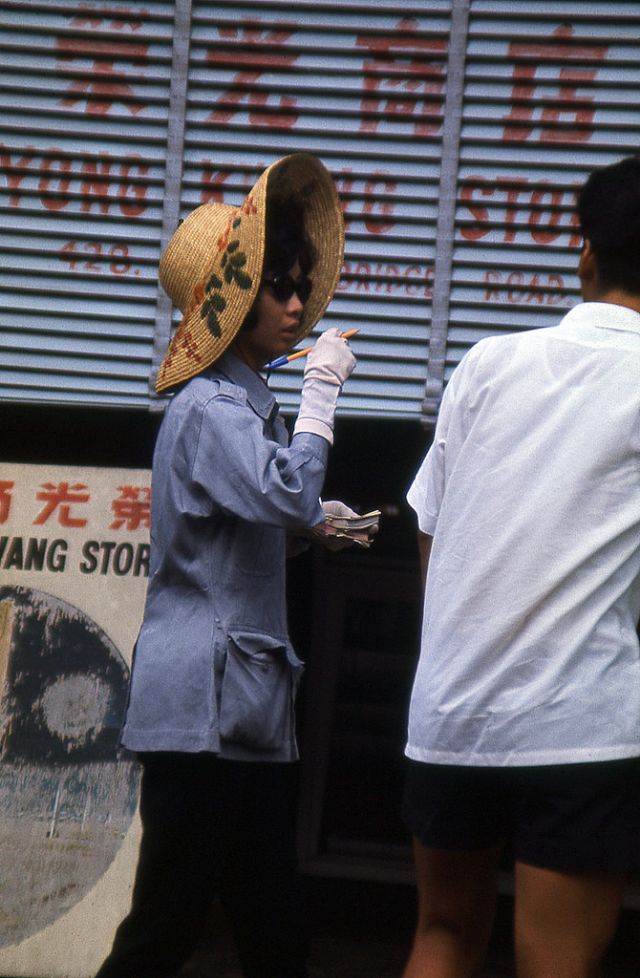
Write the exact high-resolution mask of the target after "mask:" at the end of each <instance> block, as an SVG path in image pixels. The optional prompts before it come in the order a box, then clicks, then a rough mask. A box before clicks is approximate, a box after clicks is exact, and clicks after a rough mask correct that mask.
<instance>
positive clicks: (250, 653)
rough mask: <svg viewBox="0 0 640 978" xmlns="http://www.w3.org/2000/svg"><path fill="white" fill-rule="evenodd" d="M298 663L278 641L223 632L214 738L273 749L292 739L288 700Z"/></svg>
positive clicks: (256, 634) (290, 702) (290, 700)
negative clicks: (220, 675)
mask: <svg viewBox="0 0 640 978" xmlns="http://www.w3.org/2000/svg"><path fill="white" fill-rule="evenodd" d="M301 672H302V663H301V662H300V660H299V659H298V658H297V657H296V656H295V654H294V653H293V650H292V649H291V647H290V646H289V645H288V644H287V643H286V642H283V641H282V639H277V638H274V637H273V636H271V635H266V634H264V633H262V632H248V631H241V630H235V631H232V632H229V635H228V638H227V643H226V655H225V659H224V668H223V673H222V677H221V684H220V702H219V709H218V712H219V725H220V736H221V737H222V738H223V739H224V740H228V741H230V742H231V743H234V744H241V745H242V746H244V747H255V748H260V749H261V750H276V749H277V748H279V747H282V745H283V744H284V743H286V742H288V741H289V740H290V739H291V737H292V726H293V699H294V696H295V691H296V687H297V685H298V681H299V677H300V674H301Z"/></svg>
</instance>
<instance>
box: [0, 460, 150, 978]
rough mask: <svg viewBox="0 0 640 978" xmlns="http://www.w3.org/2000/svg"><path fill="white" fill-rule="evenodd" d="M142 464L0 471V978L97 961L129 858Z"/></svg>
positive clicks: (78, 969) (84, 968)
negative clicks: (121, 742)
mask: <svg viewBox="0 0 640 978" xmlns="http://www.w3.org/2000/svg"><path fill="white" fill-rule="evenodd" d="M150 484H151V473H150V472H149V471H148V470H136V469H101V468H78V467H74V466H48V465H47V466H36V465H4V464H3V465H0V687H1V689H2V703H1V710H0V759H1V763H0V880H2V901H1V903H0V974H2V975H5V976H10V975H11V976H12V975H23V976H30V978H39V976H51V978H57V976H78V978H84V976H89V975H91V974H93V973H95V971H96V970H97V968H98V966H99V964H100V962H101V961H102V959H103V958H104V956H105V955H106V953H107V952H108V950H109V948H110V945H111V940H112V936H113V931H114V929H115V927H116V926H117V924H118V923H119V921H120V920H121V918H122V917H123V916H124V915H125V914H126V912H127V909H128V906H129V901H130V897H131V884H132V878H133V872H134V870H135V864H136V859H137V848H138V842H139V825H138V820H137V815H136V805H137V796H138V779H139V769H138V765H137V764H136V763H135V761H134V760H133V759H132V758H131V756H129V755H127V754H126V753H125V754H124V755H121V754H120V753H119V751H118V735H119V729H120V725H121V721H122V717H123V713H124V708H125V705H126V696H127V686H128V678H129V669H130V664H131V652H132V648H133V644H134V642H135V639H136V635H137V632H138V628H139V626H140V621H141V618H142V612H143V605H144V598H145V591H146V583H147V577H148V560H149V515H150Z"/></svg>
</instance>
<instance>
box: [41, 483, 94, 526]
mask: <svg viewBox="0 0 640 978" xmlns="http://www.w3.org/2000/svg"><path fill="white" fill-rule="evenodd" d="M42 488H43V489H44V490H45V491H44V492H39V493H37V495H36V499H41V500H43V501H46V504H47V505H46V506H44V507H43V509H42V510H41V512H40V513H39V514H38V515H37V516H36V518H35V520H34V521H33V524H34V526H40V525H42V523H46V522H47V520H48V519H49V517H50V516H51V515H52V513H54V512H55V511H56V510H58V523H59V524H60V526H86V524H87V521H86V520H84V519H82V518H77V517H76V518H74V517H73V516H71V504H72V503H86V502H88V501H89V500H90V499H91V494H90V493H88V492H85V491H84V490H86V489H87V488H88V487H87V486H83V485H75V486H70V485H69V483H68V482H59V483H58V485H57V486H56V485H54V483H53V482H43V483H42Z"/></svg>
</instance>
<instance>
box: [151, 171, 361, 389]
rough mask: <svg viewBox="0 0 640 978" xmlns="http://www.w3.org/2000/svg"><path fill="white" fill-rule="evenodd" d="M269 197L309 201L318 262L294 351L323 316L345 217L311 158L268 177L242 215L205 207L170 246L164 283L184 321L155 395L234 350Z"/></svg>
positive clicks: (254, 281) (256, 282)
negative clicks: (279, 195)
mask: <svg viewBox="0 0 640 978" xmlns="http://www.w3.org/2000/svg"><path fill="white" fill-rule="evenodd" d="M270 193H278V194H283V195H287V194H292V195H296V196H298V197H299V198H301V199H302V200H303V201H304V203H305V228H306V232H307V235H308V237H309V239H310V241H311V243H312V245H313V248H314V251H315V255H316V262H315V265H314V267H313V270H312V272H311V279H312V283H313V284H312V290H311V295H310V296H309V299H308V300H307V302H306V303H305V305H304V308H303V311H302V316H301V320H300V329H299V331H298V334H297V336H296V338H295V341H294V344H293V345H295V343H298V342H299V341H300V340H301V339H302V338H303V337H304V336H306V335H307V334H308V333H309V332H311V330H312V329H313V327H314V326H315V325H316V323H317V322H318V321H319V320H320V319H321V317H322V315H323V314H324V312H325V310H326V308H327V306H328V304H329V302H330V301H331V298H332V296H333V294H334V292H335V290H336V287H337V285H338V281H339V279H340V272H341V269H342V258H343V249H344V222H343V218H342V210H341V207H340V201H339V199H338V195H337V193H336V189H335V186H334V183H333V180H332V178H331V175H330V174H329V171H328V170H327V169H326V167H325V166H324V165H323V164H322V163H321V162H320V160H319V159H317V157H315V156H312V155H311V154H308V153H294V154H292V155H291V156H285V157H284V158H283V159H281V160H278V161H277V162H276V163H273V164H272V165H271V166H270V167H269V168H268V169H266V170H265V171H264V173H263V174H262V175H261V177H260V178H259V180H258V181H257V183H256V184H255V186H254V188H253V189H252V190H251V191H250V193H249V194H248V195H247V197H246V198H245V200H244V202H243V203H242V204H241V206H240V207H237V208H236V207H230V206H229V205H226V204H203V205H202V206H200V207H197V208H196V209H195V210H194V211H192V213H191V214H190V215H189V216H188V217H187V218H186V219H185V220H184V221H183V222H182V224H181V225H180V227H179V228H178V229H177V231H176V232H175V234H174V235H173V237H172V238H171V241H170V242H169V244H168V246H167V248H166V251H165V252H164V254H163V256H162V258H161V261H160V283H161V285H162V287H163V288H164V289H165V291H166V292H167V294H168V296H169V297H170V298H171V300H172V301H173V303H174V305H176V306H177V307H178V309H180V311H181V312H182V313H183V316H182V321H181V322H180V325H179V326H178V328H177V330H176V332H175V335H174V337H173V339H172V341H171V343H170V344H169V349H168V350H167V353H166V355H165V358H164V360H163V362H162V364H161V366H160V370H159V372H158V377H157V380H156V390H157V391H158V392H161V391H164V390H167V389H168V388H171V387H174V386H175V385H176V384H179V383H182V382H184V381H185V380H189V378H191V377H194V376H195V375H196V374H198V373H200V372H201V371H202V370H204V369H205V368H206V367H209V366H210V365H211V364H212V363H214V362H215V361H216V360H217V359H218V358H219V357H220V356H221V355H222V353H224V351H225V350H226V349H227V347H228V346H229V344H230V343H232V342H233V340H234V338H235V336H236V334H237V332H238V330H239V329H240V327H241V325H242V323H243V322H244V319H245V317H246V315H247V313H248V312H249V310H250V309H251V307H252V305H253V303H254V301H255V298H256V296H257V294H258V289H259V288H260V282H261V277H262V273H263V268H262V266H263V261H264V250H265V221H266V209H267V197H268V194H270Z"/></svg>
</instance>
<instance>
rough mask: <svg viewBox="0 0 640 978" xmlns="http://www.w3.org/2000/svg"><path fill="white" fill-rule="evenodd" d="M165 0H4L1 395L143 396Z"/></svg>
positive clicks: (157, 213)
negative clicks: (86, 0)
mask: <svg viewBox="0 0 640 978" xmlns="http://www.w3.org/2000/svg"><path fill="white" fill-rule="evenodd" d="M173 6H174V5H173V3H170V2H159V0H150V2H146V0H145V3H144V4H141V5H140V6H138V5H137V4H129V5H121V4H118V5H116V6H113V5H107V4H95V5H93V4H92V5H89V4H79V3H77V2H74V3H71V2H55V0H49V2H33V0H30V2H16V0H5V2H3V5H2V14H1V15H0V44H1V45H2V52H3V54H2V62H1V67H0V100H1V104H2V108H1V115H0V120H1V121H0V166H1V173H2V176H1V177H0V221H1V229H0V264H1V267H0V287H1V289H2V293H3V296H2V304H1V308H0V356H1V358H2V370H1V375H2V395H3V396H4V397H6V398H12V399H17V400H21V401H35V402H63V403H67V404H68V403H73V402H82V403H93V404H102V405H114V406H117V405H134V406H135V405H141V406H146V405H147V403H148V393H147V387H148V374H149V364H150V361H151V355H152V349H153V336H154V322H155V308H156V284H155V281H156V267H157V260H158V253H159V244H160V237H161V227H162V217H163V198H164V193H163V187H164V180H165V158H166V143H167V118H168V107H169V90H170V80H171V53H172V27H173V14H174V11H173Z"/></svg>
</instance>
